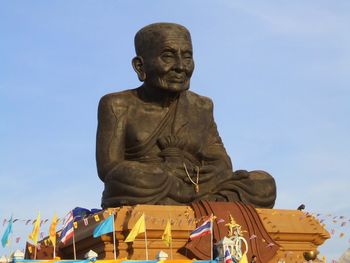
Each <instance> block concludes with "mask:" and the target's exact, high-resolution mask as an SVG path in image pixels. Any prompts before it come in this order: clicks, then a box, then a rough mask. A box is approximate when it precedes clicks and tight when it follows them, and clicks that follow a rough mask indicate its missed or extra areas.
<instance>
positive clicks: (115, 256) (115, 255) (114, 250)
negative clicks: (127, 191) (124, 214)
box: [112, 211, 117, 260]
mask: <svg viewBox="0 0 350 263" xmlns="http://www.w3.org/2000/svg"><path fill="white" fill-rule="evenodd" d="M112 215H113V252H114V260H116V259H117V253H116V249H115V229H114V211H113V213H112Z"/></svg>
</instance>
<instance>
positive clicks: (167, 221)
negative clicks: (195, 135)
mask: <svg viewBox="0 0 350 263" xmlns="http://www.w3.org/2000/svg"><path fill="white" fill-rule="evenodd" d="M76 209H77V210H76ZM74 211H75V213H74ZM82 211H84V212H82ZM87 211H88V212H87ZM92 211H93V210H87V209H84V208H75V209H73V210H72V211H71V212H70V219H67V218H66V219H65V218H62V219H61V218H58V217H57V216H56V215H54V218H53V219H52V221H51V224H50V229H49V238H48V239H46V240H45V245H49V243H51V244H56V227H57V225H58V223H59V222H61V223H62V225H63V226H64V227H63V230H62V232H61V236H60V241H62V242H66V241H65V236H66V235H65V233H64V229H65V228H67V227H68V226H69V230H70V232H69V231H68V232H69V233H72V232H73V233H74V229H76V228H78V224H77V222H76V221H78V220H80V219H82V224H80V227H81V226H88V225H89V223H91V220H93V221H95V222H100V221H101V224H99V225H98V226H100V225H101V228H102V230H104V231H106V229H105V228H106V227H107V229H108V231H109V232H112V231H110V230H111V228H110V227H111V224H110V223H108V222H110V221H108V220H107V219H108V218H110V217H108V218H107V219H105V220H103V218H101V215H99V214H96V211H97V212H100V211H102V210H95V211H94V213H93V212H92ZM140 214H141V217H142V215H143V219H142V220H141V221H140V223H139V228H138V230H135V231H134V234H133V235H132V236H131V237H129V236H130V234H132V231H133V230H132V231H131V232H130V233H129V236H128V237H127V239H126V240H125V242H132V241H133V240H134V239H135V238H136V236H137V235H139V234H140V233H144V232H145V231H146V230H145V222H146V221H151V222H152V223H156V222H157V223H160V224H162V225H165V230H164V233H163V235H162V237H161V238H162V240H163V241H164V242H165V243H166V244H167V246H170V245H171V242H172V236H171V227H172V226H174V225H179V226H180V225H182V224H189V225H193V224H198V223H199V222H203V220H205V219H207V217H205V216H204V217H200V218H190V216H189V214H187V213H186V212H185V217H186V218H187V219H186V220H185V219H184V218H183V217H182V218H180V219H174V218H159V217H154V216H152V215H147V216H145V215H144V214H142V213H141V212H133V213H132V214H131V218H134V217H140ZM278 214H279V213H278V212H273V213H272V215H278ZM181 215H184V214H181ZM293 216H299V220H303V219H305V218H308V217H314V218H316V219H318V220H319V222H320V223H321V224H323V226H324V227H327V228H330V229H329V232H330V234H331V236H332V237H338V238H344V237H345V236H346V233H345V232H346V231H342V228H345V227H348V226H349V225H350V218H349V217H346V216H344V215H340V216H339V215H332V214H321V213H309V212H304V213H303V215H301V216H300V214H299V213H298V214H295V215H293ZM141 217H140V219H141ZM140 219H139V220H140ZM109 220H111V219H109ZM139 220H138V221H137V223H138V222H139ZM0 222H1V221H0ZM19 222H22V223H24V224H25V225H29V224H30V223H31V225H33V230H32V232H31V234H30V235H29V236H28V239H30V240H32V241H33V243H34V245H36V246H37V248H38V249H40V244H39V243H38V239H39V237H40V239H43V238H44V236H45V232H40V228H41V227H42V226H43V225H45V224H46V223H47V222H49V219H41V217H40V213H39V214H38V216H37V218H36V219H19V218H13V217H12V216H11V217H10V218H9V219H8V220H7V219H4V220H3V222H2V226H3V228H4V231H2V238H1V243H2V246H3V247H5V246H6V245H8V242H9V236H10V235H11V234H12V233H13V226H14V224H15V223H19ZM113 222H114V221H113ZM142 222H144V223H142ZM216 222H217V223H218V224H220V223H224V222H225V220H224V219H222V218H217V219H216ZM102 223H103V224H104V225H102ZM137 223H136V225H137ZM207 223H208V220H207V221H204V222H203V223H202V225H200V226H199V227H203V229H204V233H205V232H208V226H206V224H207ZM203 225H204V226H203ZM102 226H104V227H102ZM108 227H109V228H108ZM210 227H211V226H210ZM143 230H144V231H143ZM196 230H198V228H197V229H196ZM113 232H114V231H113ZM0 233H1V232H0ZM101 233H103V231H102V232H101ZM101 235H102V234H101ZM71 237H72V236H69V234H68V236H67V237H66V240H68V239H69V238H71ZM128 238H129V240H131V241H129V240H128ZM21 239H22V238H21V237H20V236H18V237H16V238H15V243H19V242H20V241H21ZM249 239H250V240H252V239H259V237H258V236H257V235H255V234H252V235H251V236H250V237H249ZM127 240H128V241H127ZM261 241H262V242H266V241H265V240H264V239H261ZM348 242H349V243H350V239H348ZM266 246H267V247H273V246H274V244H273V243H269V244H266ZM291 253H292V252H291Z"/></svg>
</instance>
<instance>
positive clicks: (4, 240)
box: [1, 216, 13, 247]
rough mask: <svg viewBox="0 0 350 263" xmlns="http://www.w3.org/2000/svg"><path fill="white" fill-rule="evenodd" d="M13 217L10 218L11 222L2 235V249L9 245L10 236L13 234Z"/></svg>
mask: <svg viewBox="0 0 350 263" xmlns="http://www.w3.org/2000/svg"><path fill="white" fill-rule="evenodd" d="M12 224H13V223H12V216H11V218H10V221H9V223H8V225H7V227H6V229H5V231H4V234H3V235H2V238H1V244H2V247H6V245H7V242H8V240H9V236H10V234H11V233H12Z"/></svg>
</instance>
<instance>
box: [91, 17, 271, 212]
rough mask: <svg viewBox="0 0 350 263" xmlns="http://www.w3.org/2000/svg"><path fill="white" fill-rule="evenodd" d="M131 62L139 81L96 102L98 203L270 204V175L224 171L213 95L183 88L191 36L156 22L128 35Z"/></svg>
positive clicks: (179, 28) (189, 67) (226, 167)
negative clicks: (132, 42)
mask: <svg viewBox="0 0 350 263" xmlns="http://www.w3.org/2000/svg"><path fill="white" fill-rule="evenodd" d="M135 49H136V54H137V56H136V57H135V58H134V59H133V60H132V64H133V67H134V69H135V71H136V73H137V75H138V78H139V80H140V81H142V82H143V84H142V85H141V86H140V87H138V88H136V89H131V90H126V91H122V92H117V93H112V94H107V95H105V96H104V97H102V98H101V100H100V104H99V109H98V129H97V143H96V159H97V168H98V175H99V177H100V178H101V180H102V181H103V182H104V184H105V190H104V192H103V197H102V207H104V208H107V207H116V206H121V205H135V204H168V205H169V204H170V205H171V204H189V203H191V202H193V201H196V200H210V201H242V202H243V203H247V204H253V205H254V206H256V207H273V205H274V202H275V199H276V186H275V181H274V179H273V178H272V177H271V176H270V175H269V174H268V173H266V172H263V171H252V172H248V171H244V170H240V171H235V172H233V171H232V164H231V160H230V157H229V156H228V155H227V153H226V150H225V148H224V145H223V143H222V141H221V138H220V136H219V134H218V131H217V128H216V124H215V121H214V119H213V103H212V101H211V100H210V99H209V98H207V97H203V96H200V95H198V94H196V93H194V92H191V91H189V86H190V79H191V75H192V72H193V70H194V61H193V56H192V43H191V36H190V33H189V32H188V30H187V29H186V28H185V27H183V26H181V25H177V24H170V23H157V24H151V25H148V26H146V27H144V28H142V29H141V30H140V31H139V32H138V33H137V34H136V36H135Z"/></svg>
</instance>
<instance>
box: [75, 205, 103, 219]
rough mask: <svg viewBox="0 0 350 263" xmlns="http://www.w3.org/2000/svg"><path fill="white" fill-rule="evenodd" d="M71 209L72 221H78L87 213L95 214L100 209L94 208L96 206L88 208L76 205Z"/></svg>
mask: <svg viewBox="0 0 350 263" xmlns="http://www.w3.org/2000/svg"><path fill="white" fill-rule="evenodd" d="M72 211H73V217H74V221H79V220H81V219H83V218H84V217H86V216H88V215H92V214H96V213H98V212H100V211H102V210H101V209H96V208H93V209H91V210H89V209H86V208H83V207H76V208H74V209H73V210H72Z"/></svg>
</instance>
